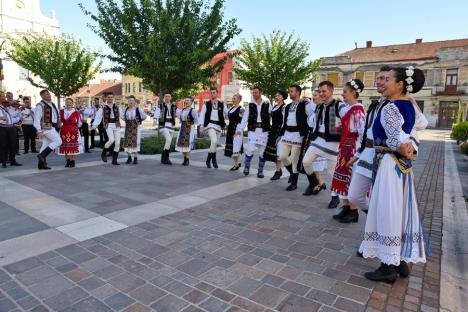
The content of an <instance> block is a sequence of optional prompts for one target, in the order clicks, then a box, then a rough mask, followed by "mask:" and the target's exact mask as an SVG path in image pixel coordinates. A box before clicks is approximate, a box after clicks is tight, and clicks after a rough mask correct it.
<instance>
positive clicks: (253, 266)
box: [0, 132, 444, 312]
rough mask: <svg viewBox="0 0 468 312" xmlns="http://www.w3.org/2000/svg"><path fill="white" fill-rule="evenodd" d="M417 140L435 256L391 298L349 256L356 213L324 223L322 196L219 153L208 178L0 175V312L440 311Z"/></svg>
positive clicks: (193, 174) (435, 222) (435, 151)
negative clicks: (234, 165)
mask: <svg viewBox="0 0 468 312" xmlns="http://www.w3.org/2000/svg"><path fill="white" fill-rule="evenodd" d="M424 138H425V139H428V140H425V141H423V143H422V145H421V149H420V155H421V156H420V158H419V159H418V161H417V163H416V165H415V172H416V187H417V192H418V197H419V202H420V206H421V213H422V214H423V220H424V226H425V229H426V231H427V233H428V234H429V240H430V245H431V248H432V252H433V256H432V257H429V258H428V262H427V263H426V264H424V265H414V266H413V267H412V275H411V276H410V277H409V278H402V279H399V280H398V281H397V282H396V283H395V284H394V285H392V286H391V285H387V284H383V283H374V282H370V281H368V280H366V279H365V278H363V277H362V274H363V272H366V271H369V270H374V269H375V268H376V267H377V266H378V260H376V259H361V258H358V257H356V256H355V252H356V249H357V247H358V246H359V244H360V241H361V238H362V231H363V227H364V224H365V215H363V214H361V216H360V217H361V218H360V219H359V222H358V223H353V224H340V223H337V222H334V221H333V220H332V218H331V215H332V214H335V213H336V210H329V209H326V204H327V203H328V201H329V196H330V195H329V193H328V192H322V193H321V194H319V195H318V196H313V197H304V196H302V195H301V191H302V190H303V189H304V188H305V186H306V182H305V179H304V177H301V179H302V180H301V182H300V184H299V189H298V190H297V191H295V192H286V191H285V190H284V189H285V187H286V180H285V179H282V180H280V181H276V182H270V181H269V179H268V178H265V179H263V180H260V179H257V178H256V177H255V175H252V176H251V177H248V178H245V177H242V175H241V173H240V172H235V173H232V172H226V168H229V167H230V166H231V163H230V160H228V159H225V158H224V157H222V152H221V151H218V159H219V161H220V163H221V168H220V169H218V170H215V169H210V170H208V169H206V168H202V165H203V163H202V162H201V161H202V160H203V159H204V157H205V156H206V154H205V153H204V152H201V153H196V154H194V157H193V161H192V166H191V167H189V168H185V167H182V166H180V164H178V162H180V160H177V159H176V158H179V159H180V157H179V156H177V157H174V162H177V164H175V165H174V166H172V167H167V166H161V165H160V164H159V162H156V161H155V160H154V159H151V157H148V158H147V159H146V160H142V161H141V162H140V164H139V165H138V166H128V165H127V166H125V165H122V166H120V167H118V168H115V167H112V166H111V165H100V164H97V163H96V164H93V165H89V166H83V167H81V168H76V169H71V170H52V171H51V172H46V173H43V172H41V173H32V172H28V171H27V170H28V169H25V170H24V171H23V173H22V174H12V173H11V171H10V173H8V174H4V175H3V176H2V175H0V194H1V196H0V205H1V207H0V220H2V221H0V263H1V264H3V265H4V266H2V267H0V311H2V312H3V311H80V312H81V311H151V310H155V311H185V312H189V311H190V312H195V311H210V312H220V311H229V312H234V311H265V312H266V311H270V312H271V311H288V312H292V311H294V312H298V311H307V312H311V311H366V310H367V311H385V310H386V311H400V310H406V311H437V310H438V308H439V289H440V258H441V231H442V201H443V190H444V188H443V186H444V166H443V162H444V141H443V136H442V135H441V134H440V133H436V132H428V133H426V134H425V135H424ZM95 154H97V153H95ZM253 164H254V165H256V162H253ZM269 168H270V169H271V168H272V167H271V164H270V165H269ZM255 172H256V170H253V173H255ZM269 174H270V172H268V175H267V177H268V176H269ZM103 178H104V179H105V180H103ZM48 186H50V187H48ZM14 190H19V191H21V197H20V198H17V197H15V196H14ZM17 260H19V261H17Z"/></svg>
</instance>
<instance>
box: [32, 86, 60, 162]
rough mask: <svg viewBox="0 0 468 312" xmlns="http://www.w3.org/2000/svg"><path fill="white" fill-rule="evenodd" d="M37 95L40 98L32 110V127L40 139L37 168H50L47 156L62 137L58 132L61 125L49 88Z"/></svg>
mask: <svg viewBox="0 0 468 312" xmlns="http://www.w3.org/2000/svg"><path fill="white" fill-rule="evenodd" d="M39 95H40V96H41V98H42V100H41V101H40V102H39V103H38V104H37V105H36V108H35V110H34V127H35V128H36V131H37V137H38V138H39V139H40V140H42V146H41V150H40V153H39V155H37V158H38V160H39V161H38V164H37V168H39V169H50V168H49V167H48V166H47V161H46V158H47V156H48V155H49V154H50V153H51V152H52V151H53V150H55V149H56V148H58V147H59V146H60V145H62V139H61V138H60V135H59V133H58V129H59V128H60V127H61V121H60V114H59V111H58V110H57V107H56V106H55V104H54V103H53V102H52V96H51V94H50V92H49V90H42V91H41V92H40V93H39Z"/></svg>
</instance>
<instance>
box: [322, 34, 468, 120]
mask: <svg viewBox="0 0 468 312" xmlns="http://www.w3.org/2000/svg"><path fill="white" fill-rule="evenodd" d="M383 65H389V66H399V67H406V66H409V65H412V66H415V67H418V68H420V69H422V70H423V71H424V73H425V75H426V82H425V85H424V88H423V89H422V90H421V91H420V92H418V93H416V94H414V97H415V99H416V101H417V102H418V105H419V107H420V108H421V109H422V111H423V113H424V114H425V116H426V117H427V119H428V121H429V126H430V127H432V128H450V127H451V126H452V124H453V123H454V122H455V121H456V120H457V118H461V119H466V110H467V103H468V94H467V92H468V39H459V40H446V41H434V42H423V41H422V39H417V40H416V41H415V42H414V43H411V44H397V45H389V46H378V47H373V46H372V41H368V42H367V43H366V47H365V48H356V49H354V50H350V51H346V52H344V53H341V54H339V55H337V56H333V57H325V58H323V61H322V65H321V67H320V71H319V73H318V74H319V77H320V79H319V80H330V81H331V82H333V83H334V84H335V86H336V88H335V94H337V95H338V94H341V92H342V89H343V85H344V84H345V83H346V82H347V81H348V80H349V79H351V78H359V79H360V80H362V81H363V83H364V85H365V89H364V91H363V92H362V94H361V95H360V101H362V103H363V104H366V105H368V104H369V103H370V102H371V101H372V100H374V99H378V98H379V97H380V95H379V94H378V93H377V90H376V86H375V77H376V74H377V73H378V71H379V68H380V67H382V66H383ZM317 82H318V81H317Z"/></svg>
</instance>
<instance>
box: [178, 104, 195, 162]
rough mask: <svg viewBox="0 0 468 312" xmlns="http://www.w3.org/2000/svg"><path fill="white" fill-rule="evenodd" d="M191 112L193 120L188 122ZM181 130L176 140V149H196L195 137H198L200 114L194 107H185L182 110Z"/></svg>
mask: <svg viewBox="0 0 468 312" xmlns="http://www.w3.org/2000/svg"><path fill="white" fill-rule="evenodd" d="M189 113H191V117H192V118H191V119H193V122H191V123H190V122H187V120H188V119H190V118H189ZM179 118H180V130H179V134H178V135H177V140H176V148H175V149H176V151H178V152H182V153H188V152H190V151H192V150H193V149H195V139H196V137H197V125H198V114H197V111H196V110H195V109H193V108H184V109H182V111H181V112H180V116H179Z"/></svg>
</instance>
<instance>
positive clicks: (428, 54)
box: [337, 39, 468, 63]
mask: <svg viewBox="0 0 468 312" xmlns="http://www.w3.org/2000/svg"><path fill="white" fill-rule="evenodd" d="M462 46H468V39H457V40H444V41H432V42H421V43H408V44H395V45H388V46H380V47H379V46H377V47H371V48H357V49H354V50H349V51H346V52H344V53H340V54H338V55H337V56H348V57H350V58H351V59H350V60H349V63H377V62H395V61H416V60H426V59H434V58H436V57H437V52H438V51H439V50H440V49H442V48H454V47H462ZM340 63H341V62H340ZM345 63H348V62H345Z"/></svg>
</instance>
